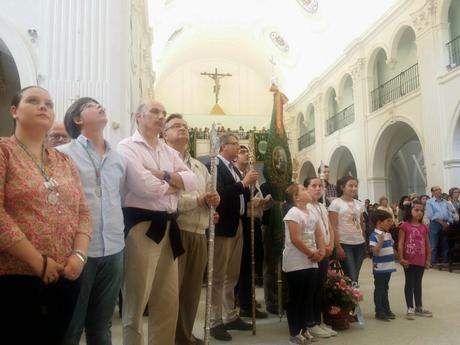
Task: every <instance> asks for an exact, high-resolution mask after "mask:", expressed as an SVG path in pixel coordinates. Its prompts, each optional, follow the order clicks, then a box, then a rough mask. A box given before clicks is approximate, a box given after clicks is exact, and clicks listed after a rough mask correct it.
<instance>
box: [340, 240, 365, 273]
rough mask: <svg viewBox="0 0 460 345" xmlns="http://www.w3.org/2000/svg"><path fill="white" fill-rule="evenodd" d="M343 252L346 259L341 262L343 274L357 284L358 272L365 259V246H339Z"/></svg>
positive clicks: (361, 244) (342, 244)
mask: <svg viewBox="0 0 460 345" xmlns="http://www.w3.org/2000/svg"><path fill="white" fill-rule="evenodd" d="M340 245H341V246H342V248H343V250H344V251H345V255H346V256H347V258H346V259H345V260H343V261H341V264H342V268H343V272H344V273H345V275H347V276H348V277H349V278H350V279H351V280H352V281H354V282H358V279H359V271H361V265H362V264H363V261H364V258H365V257H366V244H365V243H360V244H344V243H341V244H340Z"/></svg>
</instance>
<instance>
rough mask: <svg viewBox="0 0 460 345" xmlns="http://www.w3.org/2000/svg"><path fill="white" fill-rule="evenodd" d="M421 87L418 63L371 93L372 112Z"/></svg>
mask: <svg viewBox="0 0 460 345" xmlns="http://www.w3.org/2000/svg"><path fill="white" fill-rule="evenodd" d="M419 86H420V82H419V77H418V63H416V64H415V65H413V66H411V67H409V68H408V69H406V70H405V71H402V72H401V73H399V74H398V75H397V76H396V77H394V78H393V79H390V80H388V81H387V82H386V83H384V84H382V85H380V86H379V87H378V88H376V89H375V90H373V91H372V92H371V105H372V111H375V110H377V109H379V108H381V107H383V106H384V105H385V104H387V103H390V102H391V101H394V100H397V99H398V98H401V97H402V96H404V95H407V94H408V93H410V92H412V91H414V90H417V89H418V88H419Z"/></svg>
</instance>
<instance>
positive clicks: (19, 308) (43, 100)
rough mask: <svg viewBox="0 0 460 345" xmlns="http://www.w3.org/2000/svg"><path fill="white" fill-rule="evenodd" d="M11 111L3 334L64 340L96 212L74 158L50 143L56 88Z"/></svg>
mask: <svg viewBox="0 0 460 345" xmlns="http://www.w3.org/2000/svg"><path fill="white" fill-rule="evenodd" d="M11 114H12V116H13V118H14V121H15V133H14V135H13V136H12V137H11V138H2V139H0V309H1V312H0V315H1V316H0V334H1V337H2V343H3V341H5V344H32V343H33V344H59V343H60V342H61V340H62V337H63V335H64V333H65V331H66V329H67V326H68V323H69V322H70V318H71V317H72V312H73V309H74V306H75V302H76V298H77V297H78V290H79V281H78V278H79V276H80V273H81V271H82V269H83V266H84V264H85V262H86V252H87V248H88V243H89V240H90V236H91V223H90V212H89V209H88V207H87V204H86V200H85V197H84V193H83V190H82V187H81V183H80V177H79V175H78V171H77V169H76V168H75V167H74V165H73V163H72V161H71V159H70V158H69V157H68V156H66V155H64V154H62V153H60V152H58V151H56V150H54V149H45V147H44V140H45V136H46V133H47V131H48V130H49V129H50V128H51V126H52V124H53V121H54V110H53V102H52V100H51V97H50V95H49V94H48V92H47V91H46V90H44V89H42V88H40V87H36V86H31V87H27V88H25V89H23V90H21V91H19V92H18V94H17V95H16V96H15V97H14V98H13V100H12V102H11ZM6 339H8V340H10V341H8V340H6Z"/></svg>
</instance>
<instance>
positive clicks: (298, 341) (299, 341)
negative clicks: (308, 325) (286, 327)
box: [289, 334, 305, 345]
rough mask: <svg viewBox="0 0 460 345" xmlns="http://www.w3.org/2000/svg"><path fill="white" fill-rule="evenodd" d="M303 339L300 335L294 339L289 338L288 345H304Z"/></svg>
mask: <svg viewBox="0 0 460 345" xmlns="http://www.w3.org/2000/svg"><path fill="white" fill-rule="evenodd" d="M304 344H305V338H304V337H303V336H302V334H298V335H296V336H295V337H289V345H304Z"/></svg>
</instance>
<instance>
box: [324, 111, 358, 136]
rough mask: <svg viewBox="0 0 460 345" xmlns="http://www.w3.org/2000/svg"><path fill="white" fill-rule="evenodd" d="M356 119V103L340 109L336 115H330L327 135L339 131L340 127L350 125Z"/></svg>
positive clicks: (327, 123)
mask: <svg viewBox="0 0 460 345" xmlns="http://www.w3.org/2000/svg"><path fill="white" fill-rule="evenodd" d="M354 120H355V106H354V104H352V105H350V106H348V107H346V108H345V109H343V110H342V111H339V112H338V113H337V114H335V115H334V116H332V117H330V118H329V119H328V120H327V122H326V126H327V135H329V134H332V133H334V132H335V131H338V130H339V129H341V128H343V127H346V126H348V125H349V124H351V123H353V121H354Z"/></svg>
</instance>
